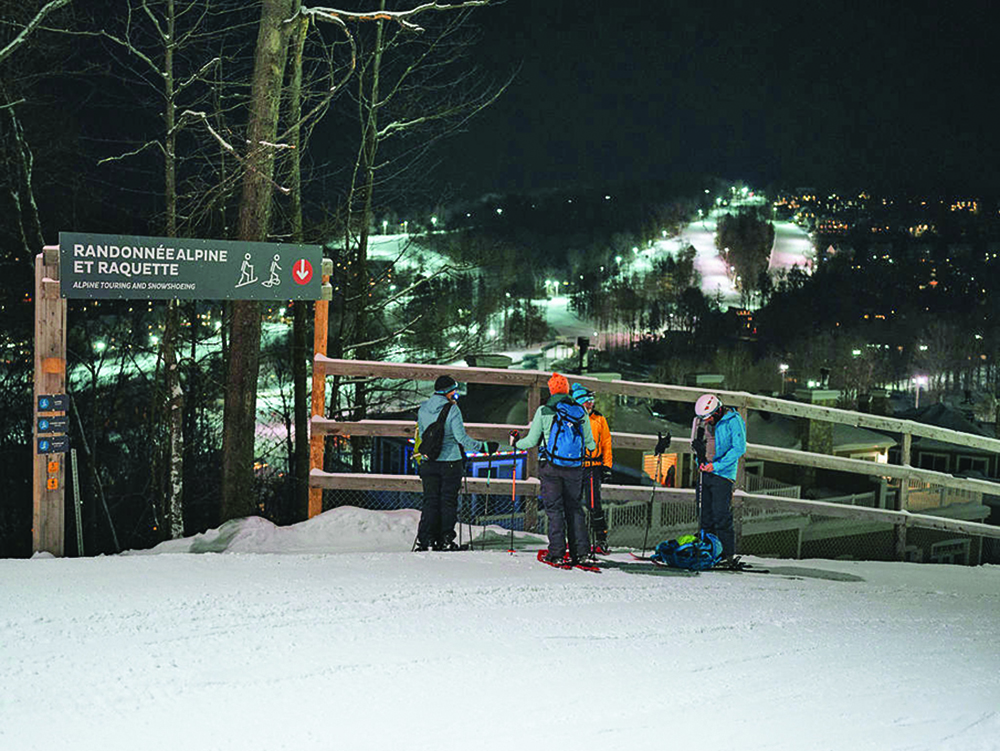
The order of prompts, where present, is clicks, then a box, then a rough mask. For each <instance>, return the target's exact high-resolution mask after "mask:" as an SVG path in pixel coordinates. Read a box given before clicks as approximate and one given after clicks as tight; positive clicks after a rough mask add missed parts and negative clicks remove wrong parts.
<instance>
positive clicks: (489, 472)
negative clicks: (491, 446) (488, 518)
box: [469, 454, 493, 550]
mask: <svg viewBox="0 0 1000 751" xmlns="http://www.w3.org/2000/svg"><path fill="white" fill-rule="evenodd" d="M492 474H493V454H487V457H486V506H487V508H489V505H490V475H492ZM480 521H482V519H480ZM481 526H482V527H483V546H484V547H483V550H485V549H486V547H485V546H486V526H485V525H481ZM469 535H470V537H471V535H472V533H471V532H470V533H469Z"/></svg>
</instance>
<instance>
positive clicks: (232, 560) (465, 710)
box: [0, 508, 1000, 751]
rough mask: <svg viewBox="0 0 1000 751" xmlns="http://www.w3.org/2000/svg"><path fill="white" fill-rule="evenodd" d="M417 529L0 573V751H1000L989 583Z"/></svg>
mask: <svg viewBox="0 0 1000 751" xmlns="http://www.w3.org/2000/svg"><path fill="white" fill-rule="evenodd" d="M415 525H416V514H415V512H410V511H398V512H368V511H362V510H359V509H353V508H343V509H337V510H334V511H329V512H327V513H325V514H323V515H321V516H319V517H317V518H315V519H313V520H311V521H309V522H305V523H303V524H299V525H296V526H294V527H289V528H284V529H279V528H276V527H273V526H272V525H270V524H269V523H267V522H264V521H263V520H260V519H250V520H241V521H239V522H235V523H231V524H229V525H227V526H226V527H224V528H223V529H221V530H214V531H212V532H210V533H207V534H205V535H199V536H197V537H195V538H192V539H189V540H184V541H175V542H171V543H167V544H164V545H163V546H161V547H160V548H158V549H156V550H154V551H151V552H152V553H153V554H143V555H137V554H132V555H121V556H114V557H100V558H87V559H53V558H35V559H32V560H27V561H25V560H2V561H0V749H3V751H30V750H33V749H39V750H42V749H44V750H45V751H53V750H54V749H62V748H71V749H74V751H91V750H94V751H97V750H98V749H100V750H101V751H111V750H116V749H122V750H128V751H132V750H134V749H144V750H146V749H149V750H156V749H163V750H164V751H177V749H185V751H200V750H201V749H212V750H215V749H234V750H235V749H239V750H240V751H248V750H251V749H261V750H267V751H271V750H277V749H290V750H294V751H310V750H311V749H317V750H319V749H324V750H325V749H334V748H338V749H352V750H357V749H435V750H436V751H440V750H442V749H466V748H471V749H477V750H479V749H509V748H512V747H513V748H523V749H552V748H602V749H619V748H635V749H638V748H680V747H684V748H690V747H697V748H719V749H729V750H733V751H736V750H737V749H739V750H741V751H743V750H749V749H768V750H770V751H781V750H784V749H787V750H788V751H803V750H808V749H850V750H851V751H856V750H858V749H873V750H875V749H877V750H879V751H885V750H887V749H909V750H917V749H927V750H928V751H930V750H931V749H933V750H935V751H937V750H939V749H956V750H958V749H960V750H961V751H974V750H985V749H998V748H1000V649H998V647H1000V568H998V567H995V566H994V567H979V568H966V567H957V566H931V565H917V564H897V563H856V562H833V561H792V562H789V561H785V562H769V561H761V560H757V561H755V562H756V563H759V564H767V565H771V566H773V568H774V570H775V571H781V572H783V573H782V574H772V575H752V574H730V573H722V572H714V573H712V572H708V573H704V574H701V575H697V576H679V575H672V574H670V573H669V572H663V571H662V570H658V569H652V568H644V567H645V566H647V565H648V564H641V563H639V564H629V563H626V562H625V560H626V558H627V556H625V555H619V556H617V557H618V559H619V560H620V562H621V563H622V565H623V566H629V567H630V568H628V569H624V568H623V569H615V570H607V571H604V572H602V573H600V574H592V573H587V572H583V571H577V570H573V571H560V570H557V569H552V568H549V567H547V566H543V565H541V564H539V563H537V562H536V561H535V560H534V556H533V555H531V554H530V553H528V552H518V553H515V554H513V555H510V554H508V553H507V552H505V551H493V552H489V551H474V552H464V553H409V552H407V551H408V550H409V547H410V543H411V542H412V540H413V535H414V529H415ZM192 550H201V551H225V552H223V553H221V554H213V553H207V554H204V555H193V554H190V552H191V551H192Z"/></svg>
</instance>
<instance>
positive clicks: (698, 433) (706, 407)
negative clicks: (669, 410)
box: [691, 394, 747, 559]
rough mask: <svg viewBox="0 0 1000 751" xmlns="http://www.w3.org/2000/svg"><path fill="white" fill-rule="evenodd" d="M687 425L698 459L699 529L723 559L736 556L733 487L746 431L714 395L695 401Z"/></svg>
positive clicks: (731, 412)
mask: <svg viewBox="0 0 1000 751" xmlns="http://www.w3.org/2000/svg"><path fill="white" fill-rule="evenodd" d="M694 413H695V418H694V422H693V423H692V425H691V449H692V450H693V451H694V453H695V454H696V455H697V457H698V470H699V472H701V477H700V478H699V486H700V493H701V497H700V507H701V519H700V523H701V528H702V529H703V530H704V531H705V532H711V533H712V534H714V535H715V536H716V537H718V538H719V541H720V542H721V543H722V557H723V559H726V558H731V557H732V556H733V555H734V554H735V553H736V533H735V530H734V529H733V509H732V506H731V505H730V504H731V502H732V499H733V485H734V484H735V483H736V470H737V469H738V467H739V463H740V457H741V456H743V454H745V453H746V450H747V431H746V426H745V425H744V423H743V418H742V417H740V413H739V412H737V411H736V410H734V409H730V408H729V407H726V406H725V405H724V404H723V403H722V401H721V400H720V399H719V397H717V396H716V395H715V394H705V395H703V396H701V397H699V398H698V401H697V402H696V403H695V406H694Z"/></svg>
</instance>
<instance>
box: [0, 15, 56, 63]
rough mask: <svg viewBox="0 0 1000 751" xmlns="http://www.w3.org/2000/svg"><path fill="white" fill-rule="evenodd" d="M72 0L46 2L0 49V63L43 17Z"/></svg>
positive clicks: (12, 52) (20, 43)
mask: <svg viewBox="0 0 1000 751" xmlns="http://www.w3.org/2000/svg"><path fill="white" fill-rule="evenodd" d="M71 2H73V0H50V2H49V3H48V4H46V5H45V6H43V7H42V9H41V10H39V11H38V13H36V14H35V17H34V18H32V19H31V20H30V21H29V22H28V25H27V26H25V27H24V28H23V29H21V33H20V34H18V35H17V36H16V37H14V38H13V39H12V40H11V41H10V42H8V44H7V46H6V47H4V48H3V49H2V50H0V63H2V62H3V61H4V60H5V59H6V58H7V57H9V56H10V55H12V54H14V51H15V50H16V49H17V48H18V47H20V46H21V45H22V44H24V42H25V40H26V39H27V38H28V37H29V36H30V35H31V33H32V32H33V31H34V30H35V29H37V28H38V27H39V25H41V23H42V21H44V20H45V17H46V16H47V15H49V13H52V12H53V11H56V10H59V9H60V8H62V7H63V6H64V5H69V4H70V3H71Z"/></svg>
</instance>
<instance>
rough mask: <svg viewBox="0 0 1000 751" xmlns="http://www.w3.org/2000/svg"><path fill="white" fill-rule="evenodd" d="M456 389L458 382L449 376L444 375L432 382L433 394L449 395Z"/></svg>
mask: <svg viewBox="0 0 1000 751" xmlns="http://www.w3.org/2000/svg"><path fill="white" fill-rule="evenodd" d="M457 388H458V381H456V380H455V379H454V378H452V377H451V376H446V375H443V376H438V379H437V380H436V381H434V393H435V394H441V395H442V396H444V395H445V394H450V393H451V392H452V391H454V390H455V389H457Z"/></svg>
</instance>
